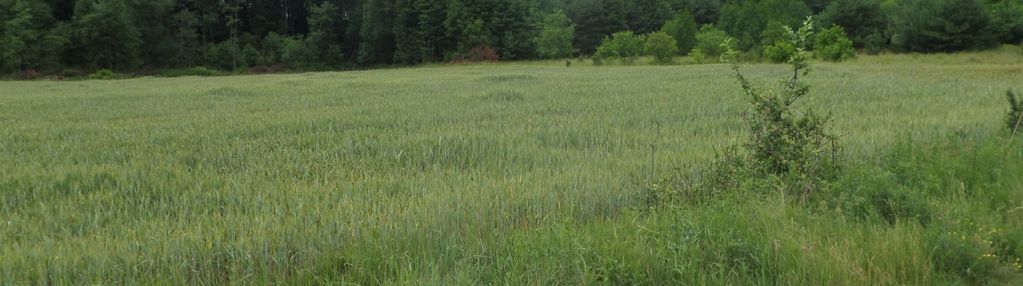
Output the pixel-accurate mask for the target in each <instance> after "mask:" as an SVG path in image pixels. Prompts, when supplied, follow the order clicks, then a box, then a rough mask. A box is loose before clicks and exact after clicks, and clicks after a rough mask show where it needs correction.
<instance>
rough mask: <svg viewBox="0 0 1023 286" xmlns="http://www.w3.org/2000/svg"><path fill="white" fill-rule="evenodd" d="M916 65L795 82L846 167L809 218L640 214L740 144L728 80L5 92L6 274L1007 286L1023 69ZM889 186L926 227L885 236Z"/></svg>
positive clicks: (777, 203)
mask: <svg viewBox="0 0 1023 286" xmlns="http://www.w3.org/2000/svg"><path fill="white" fill-rule="evenodd" d="M921 57H922V58H923V59H924V60H919V61H923V62H918V60H917V59H911V58H906V57H904V56H880V57H869V56H864V57H861V58H860V59H858V60H857V61H855V62H851V63H842V64H820V65H817V66H816V71H815V73H813V74H812V75H811V76H810V77H809V78H807V80H808V81H809V83H810V84H811V85H812V86H813V87H814V96H813V97H812V98H813V101H810V102H807V103H806V104H812V105H814V106H819V107H822V108H826V109H828V110H831V111H833V114H834V117H835V123H834V125H833V126H832V127H831V128H832V129H833V130H835V131H836V132H837V133H839V134H842V135H844V136H843V137H842V139H841V140H842V142H843V143H844V144H845V146H846V156H848V157H849V158H851V159H850V160H860V162H861V163H860V164H862V167H861V168H859V169H858V170H859V171H857V172H851V173H850V175H848V176H847V178H846V180H848V181H847V182H836V184H842V186H847V187H848V188H847V189H849V190H848V191H845V192H841V193H838V194H836V195H835V197H837V198H841V197H842V196H848V198H842V199H835V200H833V201H826V200H822V201H821V202H820V203H819V204H820V205H821V206H815V207H805V206H797V205H792V204H790V203H789V202H786V201H785V200H783V199H781V198H778V197H773V196H771V195H770V193H769V192H768V193H758V192H749V194H735V195H734V197H727V198H724V199H721V200H718V201H714V202H713V203H711V204H708V205H705V206H701V207H698V208H697V207H692V208H687V207H679V208H668V209H664V208H655V209H649V208H648V207H647V206H646V205H645V200H644V194H645V190H646V189H647V188H648V186H649V184H650V183H651V182H652V181H654V180H656V179H660V178H663V177H666V176H668V175H670V174H672V173H673V172H674V170H675V169H677V168H686V167H685V166H696V167H697V168H698V166H701V165H703V164H705V163H708V162H710V160H711V159H712V158H714V156H715V155H714V154H715V150H718V149H719V148H720V147H721V146H726V145H728V144H730V143H732V142H734V140H736V139H735V138H739V136H741V132H742V123H741V117H740V116H739V112H740V111H741V110H742V99H741V98H740V96H739V88H738V87H737V86H736V84H735V83H734V81H733V80H732V79H731V78H730V77H729V76H728V75H729V74H730V73H729V71H728V68H727V67H726V66H724V65H700V66H674V67H651V66H628V67H618V66H606V67H590V66H585V65H573V66H572V67H570V68H566V67H564V65H563V64H561V63H517V64H516V63H513V64H497V65H473V66H438V67H422V68H406V69H395V70H376V71H360V72H343V73H308V74H289V75H265V76H235V77H207V78H199V77H179V78H139V79H127V80H114V81H76V82H0V150H2V151H3V152H2V153H0V166H2V167H0V262H2V263H0V281H2V282H0V283H2V284H140V283H141V284H151V283H161V284H163V283H166V284H186V283H188V284H191V283H201V284H226V283H231V284H265V283H288V284H310V283H342V284H343V283H352V284H417V285H418V284H600V283H605V284H666V283H685V284H705V283H715V284H717V283H731V284H750V283H758V284H935V283H956V282H961V283H985V282H992V283H995V282H1004V283H1011V282H1013V281H1019V280H1012V279H1018V273H1019V271H1018V270H1015V272H1014V270H1012V269H1010V268H1011V267H1013V266H1012V262H1011V261H1006V259H1011V257H1012V255H1015V257H1019V255H1020V249H1019V246H1018V245H1020V243H1019V242H1018V241H1017V240H1013V237H1023V236H1013V235H1015V234H1020V233H1023V230H1021V229H1023V227H1021V223H1020V222H1021V221H1020V219H1021V216H1023V211H1019V210H1018V208H1019V207H1020V206H1021V198H1020V193H1021V189H1020V186H1021V185H1023V184H1020V182H1019V180H1018V179H1017V177H1016V176H1015V175H1013V174H1020V173H1023V172H1021V171H1023V169H1021V167H1020V164H1019V163H1018V162H1019V159H1020V157H1023V156H1021V155H1020V154H1019V153H1018V152H1016V153H1012V152H1009V153H1008V154H1010V155H1011V156H1007V157H999V156H995V151H993V150H995V149H1000V148H1001V147H998V146H996V145H998V144H996V143H997V142H1003V141H994V140H996V139H990V138H997V135H996V134H997V133H998V132H999V131H997V130H998V128H1000V127H1001V123H1002V119H1003V116H1004V110H1005V107H1004V106H1003V105H1004V98H1003V92H1004V90H1005V89H1006V88H1015V89H1017V90H1020V89H1023V72H1021V71H1020V67H1019V64H1018V63H1014V62H1001V61H998V62H982V61H981V62H970V61H966V62H965V63H963V62H961V61H960V60H955V61H954V63H949V64H931V63H928V62H929V61H939V62H941V61H951V60H946V59H937V58H936V57H930V56H921ZM948 57H954V58H955V59H961V58H963V57H976V58H979V59H981V60H983V59H985V58H986V56H985V54H964V55H959V56H948ZM745 70H746V71H747V72H748V73H749V75H750V77H751V78H752V79H753V80H754V81H759V82H770V79H771V78H778V75H780V74H783V73H785V68H784V67H782V66H776V65H754V66H750V67H748V68H746V69H745ZM957 132H958V133H961V134H967V135H963V136H960V137H964V136H965V138H960V139H955V140H952V139H944V138H945V137H946V136H947V135H948V134H957ZM908 137H911V138H914V140H917V141H914V142H912V143H899V142H900V141H899V140H897V139H896V138H908ZM985 138H987V139H985ZM948 140H951V142H952V143H948V144H958V145H954V146H953V147H954V148H952V147H949V148H939V147H933V148H932V147H926V145H928V144H937V143H930V142H949V141H948ZM989 141H990V142H996V143H985V142H989ZM942 144H944V143H942ZM990 144H994V145H990ZM900 146H902V147H900ZM921 146H924V147H921ZM942 146H944V145H942ZM971 146H972V148H973V149H971ZM1012 148H1015V149H1012ZM1012 148H1010V150H1020V148H1019V146H1014V147H1012ZM900 150H901V151H900ZM906 150H910V151H913V152H908V151H906ZM885 154H892V155H885ZM906 154H911V155H906ZM651 158H652V159H653V160H651ZM1014 160H1015V161H1014ZM900 164H903V165H900ZM950 170H951V171H950ZM857 176H859V177H857ZM860 183H862V184H860ZM856 186H863V187H862V188H859V189H857V188H856ZM870 186H877V187H870ZM881 189H893V190H896V191H892V192H894V193H893V194H892V197H906V199H905V201H906V202H907V203H906V204H907V205H912V206H915V209H919V210H920V211H919V212H920V213H922V214H923V213H925V214H926V215H927V216H928V219H929V220H928V222H927V223H926V224H922V223H920V222H919V219H918V218H917V216H912V215H904V214H905V213H907V212H910V213H911V211H909V210H912V209H914V208H913V207H907V208H905V210H904V209H898V211H895V212H892V213H893V214H895V215H894V216H891V215H889V216H891V217H893V218H894V219H892V221H891V222H889V221H888V220H887V219H885V215H884V213H883V212H884V211H885V210H884V208H883V207H878V205H877V204H873V203H871V202H872V201H875V200H873V198H877V197H881V198H885V195H875V194H872V193H871V192H876V191H878V190H881ZM880 201H882V202H885V201H884V200H880ZM856 210H860V211H856ZM957 218H960V219H961V220H960V221H956V219H957ZM970 223H972V225H971V224H970ZM950 229H961V230H957V231H956V234H960V233H964V235H963V236H962V237H968V236H967V235H966V234H965V233H967V231H969V237H970V238H971V239H960V240H956V239H955V235H954V234H949V233H947V231H946V230H950ZM992 229H998V232H997V233H1001V234H999V235H994V234H990V235H989V234H985V233H988V232H991V230H992ZM973 235H977V237H979V240H976V241H975V240H972V239H973V238H972V236H973ZM1002 240H1004V242H1003V241H1002ZM987 241H991V242H990V243H988V242H987ZM996 241H999V242H997V243H996ZM1008 245H1016V246H1012V247H1009V246H1008ZM944 249H959V250H956V251H955V252H950V253H952V254H951V256H949V257H944V256H941V257H939V256H938V254H940V253H942V252H941V251H940V250H944ZM992 249H998V250H997V251H993V250H992ZM1010 249H1011V250H1010ZM989 252H992V253H994V254H995V255H997V257H998V258H997V260H998V263H987V262H985V261H986V260H980V259H979V258H977V257H976V256H977V255H978V254H979V255H981V257H984V256H983V255H986V254H992V253H989ZM975 258H976V259H975ZM985 259H987V258H985ZM973 264H977V265H989V264H990V266H983V267H984V268H983V269H984V271H986V272H981V273H982V274H975V273H978V272H977V271H976V270H973V269H975V268H971V267H965V268H964V267H963V266H962V265H973ZM963 269H969V271H968V272H966V273H965V274H964V272H963V271H964V270H963Z"/></svg>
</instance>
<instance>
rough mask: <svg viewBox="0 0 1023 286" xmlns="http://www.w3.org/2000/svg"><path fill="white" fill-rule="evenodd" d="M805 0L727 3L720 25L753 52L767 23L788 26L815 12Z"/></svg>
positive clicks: (744, 49) (764, 0)
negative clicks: (803, 0)
mask: <svg viewBox="0 0 1023 286" xmlns="http://www.w3.org/2000/svg"><path fill="white" fill-rule="evenodd" d="M812 14H813V13H812V11H810V8H809V7H807V6H806V4H805V3H803V2H802V1H792V0H762V1H742V2H734V3H730V4H727V5H725V6H724V8H722V10H721V19H720V20H719V21H718V27H719V28H721V29H722V30H724V31H725V32H726V33H728V35H731V36H732V37H735V39H736V41H737V48H739V49H741V50H742V51H752V50H754V49H756V48H757V47H759V46H760V43H761V41H760V39H761V35H762V34H763V32H764V29H765V28H767V24H768V23H771V22H778V23H781V24H782V25H786V26H789V27H793V26H797V25H799V23H800V21H801V20H802V19H804V18H806V17H807V16H810V15H812Z"/></svg>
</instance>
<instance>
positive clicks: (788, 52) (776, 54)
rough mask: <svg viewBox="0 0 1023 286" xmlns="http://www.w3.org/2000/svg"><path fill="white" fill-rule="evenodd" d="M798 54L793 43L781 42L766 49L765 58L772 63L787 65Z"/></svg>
mask: <svg viewBox="0 0 1023 286" xmlns="http://www.w3.org/2000/svg"><path fill="white" fill-rule="evenodd" d="M795 54H796V46H795V45H793V44H792V42H791V41H786V40H779V41H777V42H775V43H774V44H772V45H768V46H766V47H764V58H766V59H767V60H768V61H770V62H772V63H787V62H788V61H789V60H790V59H792V56H793V55H795Z"/></svg>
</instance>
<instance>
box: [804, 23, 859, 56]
mask: <svg viewBox="0 0 1023 286" xmlns="http://www.w3.org/2000/svg"><path fill="white" fill-rule="evenodd" d="M814 48H815V49H816V51H817V57H818V58H821V59H823V60H827V61H833V62H840V61H844V60H848V59H851V58H854V57H856V49H855V48H853V42H852V40H849V36H848V35H846V34H845V29H842V27H840V26H831V28H828V29H824V30H823V31H821V32H820V33H818V34H817V43H816V45H815V46H814Z"/></svg>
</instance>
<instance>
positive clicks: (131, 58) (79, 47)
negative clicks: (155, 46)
mask: <svg viewBox="0 0 1023 286" xmlns="http://www.w3.org/2000/svg"><path fill="white" fill-rule="evenodd" d="M72 29H73V33H74V41H73V44H74V45H75V48H74V49H72V50H73V51H74V53H75V54H76V55H77V57H76V58H77V59H76V60H77V61H80V62H81V63H83V64H84V65H86V66H92V67H103V68H110V69H115V70H123V69H131V68H134V67H136V66H138V65H139V61H140V60H141V59H140V57H139V54H140V50H139V48H140V47H141V45H142V38H141V32H140V31H139V29H138V27H137V26H136V25H135V23H134V21H132V15H131V11H130V10H129V9H128V6H127V5H126V4H125V2H124V0H80V1H78V2H76V3H75V18H74V23H73V28H72Z"/></svg>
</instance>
